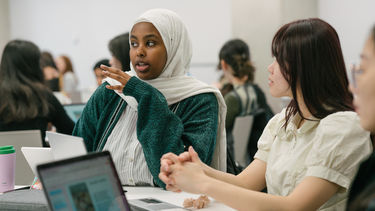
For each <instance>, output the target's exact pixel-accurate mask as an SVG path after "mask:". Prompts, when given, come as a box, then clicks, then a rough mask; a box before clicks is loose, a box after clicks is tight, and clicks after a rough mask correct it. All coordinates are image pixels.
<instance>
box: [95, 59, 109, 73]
mask: <svg viewBox="0 0 375 211" xmlns="http://www.w3.org/2000/svg"><path fill="white" fill-rule="evenodd" d="M102 64H104V65H105V66H110V65H109V60H108V59H102V60H99V61H98V62H96V63H95V65H94V67H93V70H94V71H95V70H96V68H100V65H102Z"/></svg>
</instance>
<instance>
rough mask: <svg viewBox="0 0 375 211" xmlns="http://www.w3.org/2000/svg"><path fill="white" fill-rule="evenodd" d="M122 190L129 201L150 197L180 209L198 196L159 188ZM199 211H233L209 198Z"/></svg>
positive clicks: (127, 188)
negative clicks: (188, 200)
mask: <svg viewBox="0 0 375 211" xmlns="http://www.w3.org/2000/svg"><path fill="white" fill-rule="evenodd" d="M124 190H126V191H127V192H126V193H125V196H126V198H127V199H128V200H130V199H139V198H146V197H152V198H155V199H159V200H161V201H166V202H169V203H171V204H174V205H177V206H180V207H182V204H183V202H184V200H185V199H186V198H194V199H197V198H198V197H199V196H200V195H196V194H190V193H185V192H181V193H174V192H171V191H165V190H163V189H161V188H155V187H130V186H125V187H124ZM200 210H202V211H203V210H217V211H221V210H234V209H232V208H230V207H228V206H226V205H224V204H222V203H220V202H218V201H215V200H214V199H212V198H210V203H209V204H208V206H207V207H206V208H204V209H200Z"/></svg>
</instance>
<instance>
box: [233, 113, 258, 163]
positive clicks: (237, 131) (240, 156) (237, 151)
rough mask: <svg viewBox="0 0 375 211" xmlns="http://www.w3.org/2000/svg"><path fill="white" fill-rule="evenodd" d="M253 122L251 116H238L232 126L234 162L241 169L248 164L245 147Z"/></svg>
mask: <svg viewBox="0 0 375 211" xmlns="http://www.w3.org/2000/svg"><path fill="white" fill-rule="evenodd" d="M253 121H254V116H253V115H247V116H239V117H236V119H235V121H234V125H233V130H232V135H233V140H234V142H233V144H234V160H235V161H237V162H238V163H239V164H240V165H241V166H243V167H246V166H247V165H248V164H249V162H250V160H249V155H248V151H247V145H248V142H249V137H250V133H251V128H252V124H253Z"/></svg>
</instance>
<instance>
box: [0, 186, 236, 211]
mask: <svg viewBox="0 0 375 211" xmlns="http://www.w3.org/2000/svg"><path fill="white" fill-rule="evenodd" d="M21 187H22V186H16V187H15V188H21ZM123 189H124V190H126V191H127V192H126V193H125V196H126V198H127V199H128V200H131V199H140V198H149V197H151V198H155V199H159V200H161V201H165V202H168V203H171V204H174V205H177V206H179V207H182V206H183V202H184V200H185V199H187V198H194V199H197V198H198V197H199V196H200V195H196V194H190V193H185V192H182V193H174V192H171V191H165V190H163V189H162V188H156V187H135V186H125V187H124V188H123ZM24 191H25V192H26V194H29V196H30V194H32V195H31V196H36V199H37V200H36V201H38V209H35V210H40V209H41V208H44V209H43V210H47V209H48V208H47V201H46V199H45V197H44V194H43V192H40V191H35V192H32V191H31V190H29V191H27V190H24ZM30 191H31V192H30ZM0 196H1V194H0ZM23 198H24V196H22V195H21V196H18V200H16V201H17V202H19V200H21V201H22V200H24V199H23ZM25 200H26V199H25ZM0 201H1V200H0ZM6 202H7V203H8V202H9V204H11V205H12V203H14V202H13V201H12V200H10V201H6ZM34 202H35V201H34ZM34 202H33V203H34ZM3 203H5V202H4V201H3ZM29 203H30V205H29ZM24 205H25V206H26V207H28V206H31V202H26V201H25V202H24ZM0 210H1V206H0ZM30 210H34V209H31V207H30ZM174 210H176V209H174ZM177 210H182V209H177ZM190 210H195V209H193V208H190ZM200 210H202V211H204V210H215V211H216V210H217V211H221V210H233V209H232V208H230V207H228V206H226V205H224V204H222V203H220V202H217V201H215V200H214V199H212V198H210V203H209V204H208V206H207V207H206V208H204V209H200Z"/></svg>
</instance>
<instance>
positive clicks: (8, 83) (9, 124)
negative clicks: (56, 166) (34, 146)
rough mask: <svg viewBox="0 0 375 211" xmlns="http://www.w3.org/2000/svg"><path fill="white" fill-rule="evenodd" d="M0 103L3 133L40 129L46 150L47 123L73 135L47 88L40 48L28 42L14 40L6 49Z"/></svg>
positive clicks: (69, 122)
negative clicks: (41, 64) (41, 66)
mask: <svg viewBox="0 0 375 211" xmlns="http://www.w3.org/2000/svg"><path fill="white" fill-rule="evenodd" d="M0 99H2V100H0V131H14V130H33V129H39V130H40V131H41V134H42V138H43V145H44V146H46V143H45V141H44V137H45V132H46V130H47V124H48V122H51V123H52V124H53V125H54V126H55V127H56V129H57V131H58V132H60V133H65V134H71V133H72V131H73V127H74V123H73V121H72V120H71V119H70V118H69V117H68V115H67V114H66V113H65V110H64V108H63V107H62V105H61V104H60V103H59V101H58V100H57V99H56V97H55V96H54V95H53V93H52V92H51V91H50V90H49V89H47V88H46V86H45V85H44V77H43V72H42V70H41V68H40V51H39V48H38V47H37V46H36V45H35V44H33V43H31V42H29V41H23V40H13V41H10V42H9V43H8V44H7V45H6V46H5V48H4V52H3V56H2V59H1V64H0ZM5 99H6V100H5Z"/></svg>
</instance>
